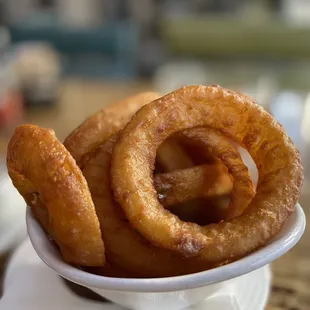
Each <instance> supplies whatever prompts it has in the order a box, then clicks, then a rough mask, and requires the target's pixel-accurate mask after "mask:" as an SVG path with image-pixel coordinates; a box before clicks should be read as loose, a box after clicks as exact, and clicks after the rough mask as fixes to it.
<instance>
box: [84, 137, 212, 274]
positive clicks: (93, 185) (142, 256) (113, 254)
mask: <svg viewBox="0 0 310 310" xmlns="http://www.w3.org/2000/svg"><path fill="white" fill-rule="evenodd" d="M116 139H117V136H113V137H111V138H110V139H109V140H108V141H106V142H105V143H103V144H102V145H100V146H99V147H98V148H97V149H96V151H94V152H93V154H92V156H91V158H90V160H89V161H88V162H87V164H86V165H85V167H84V169H83V174H84V176H85V178H86V180H87V182H88V186H89V189H90V192H91V195H92V198H93V201H94V204H95V207H96V212H97V215H98V218H99V222H100V225H101V230H102V235H103V239H104V242H105V247H106V256H107V260H108V261H109V262H111V263H112V264H113V266H114V268H115V267H120V268H123V269H125V270H128V271H130V272H132V273H134V274H135V275H136V276H137V277H166V276H175V275H182V274H188V273H192V272H198V271H201V270H205V269H206V268H212V267H214V266H211V265H210V266H206V264H202V262H200V261H199V259H196V258H190V259H182V258H180V257H178V256H177V255H175V253H173V252H172V251H167V250H164V249H161V248H159V247H156V246H154V245H152V244H151V243H150V242H149V241H148V240H146V239H145V238H144V237H143V236H141V235H140V234H139V233H138V232H137V231H136V230H135V229H134V228H133V227H132V226H131V225H130V223H128V220H127V219H126V216H125V214H124V211H123V210H122V208H121V207H120V206H119V204H118V203H117V202H116V201H115V200H114V197H113V193H112V190H111V186H110V166H111V156H112V149H113V146H114V144H115V142H116ZM97 272H98V273H100V274H105V267H103V268H102V269H101V270H98V269H97Z"/></svg>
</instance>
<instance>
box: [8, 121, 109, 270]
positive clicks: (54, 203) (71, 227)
mask: <svg viewBox="0 0 310 310" xmlns="http://www.w3.org/2000/svg"><path fill="white" fill-rule="evenodd" d="M7 166H8V172H9V175H10V177H11V179H12V181H13V184H14V186H15V187H16V188H17V189H18V191H19V193H20V194H21V195H22V196H23V197H24V199H25V201H26V202H27V204H28V205H29V206H31V207H34V211H35V214H36V215H38V216H39V218H40V222H41V224H42V225H43V226H44V228H45V229H46V230H47V231H48V232H49V234H50V236H51V238H52V239H54V240H55V242H56V243H57V245H58V246H59V248H60V251H61V253H62V255H63V257H64V260H65V261H67V262H69V263H72V264H76V265H89V266H102V265H104V263H105V255H104V244H103V241H102V238H101V231H100V225H99V221H98V218H97V215H96V212H95V207H94V204H93V201H92V198H91V196H90V192H89V189H88V186H87V183H86V181H85V178H84V176H83V174H82V172H81V170H80V169H79V168H78V166H77V165H76V163H75V161H74V159H73V158H72V156H71V155H70V153H69V152H68V151H67V150H66V148H65V147H64V146H63V145H62V144H61V143H60V142H59V141H58V140H57V138H56V137H55V134H54V131H52V130H49V129H43V128H40V127H38V126H34V125H22V126H20V127H18V128H17V129H16V130H15V132H14V134H13V136H12V138H11V140H10V143H9V145H8V151H7ZM42 205H43V206H45V208H46V210H47V212H46V213H44V212H43V213H40V212H41V210H42ZM38 212H39V213H38ZM47 214H48V219H47V218H46V215H47Z"/></svg>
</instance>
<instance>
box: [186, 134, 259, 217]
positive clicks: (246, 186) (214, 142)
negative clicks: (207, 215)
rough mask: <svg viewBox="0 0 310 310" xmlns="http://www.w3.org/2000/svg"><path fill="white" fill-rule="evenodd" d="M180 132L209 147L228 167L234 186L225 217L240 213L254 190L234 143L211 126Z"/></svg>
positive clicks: (253, 193)
mask: <svg viewBox="0 0 310 310" xmlns="http://www.w3.org/2000/svg"><path fill="white" fill-rule="evenodd" d="M181 134H182V136H183V137H186V138H187V139H190V140H191V141H192V142H194V143H197V144H198V145H200V146H204V147H205V148H209V149H211V151H212V153H213V154H214V155H215V156H216V157H217V158H219V159H220V160H221V161H222V163H223V164H224V165H225V166H226V167H227V168H228V172H229V173H230V174H231V176H232V178H233V184H234V188H233V190H232V193H231V201H230V203H229V205H228V208H227V216H226V218H227V219H232V218H234V217H236V216H239V215H241V214H242V213H243V211H244V210H245V209H246V207H247V206H248V205H249V203H250V202H251V200H252V199H253V197H254V196H255V190H254V186H253V182H252V180H251V178H250V175H249V170H248V167H247V166H246V165H245V164H244V163H243V161H242V158H241V155H240V154H239V152H238V151H237V150H236V148H235V147H234V145H233V144H232V143H231V142H230V141H229V140H228V139H225V137H223V135H222V134H220V133H219V132H217V131H216V130H212V129H211V128H195V129H191V130H185V131H183V132H182V133H181Z"/></svg>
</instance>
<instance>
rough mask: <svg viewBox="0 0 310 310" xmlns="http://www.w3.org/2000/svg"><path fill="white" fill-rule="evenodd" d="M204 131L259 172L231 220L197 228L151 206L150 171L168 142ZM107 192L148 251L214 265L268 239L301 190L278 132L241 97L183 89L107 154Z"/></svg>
mask: <svg viewBox="0 0 310 310" xmlns="http://www.w3.org/2000/svg"><path fill="white" fill-rule="evenodd" d="M204 126H208V127H211V128H214V129H217V130H219V131H220V132H222V133H223V134H225V135H227V136H228V137H229V138H232V139H234V140H235V141H236V142H237V143H239V144H240V145H241V146H243V147H244V148H245V149H246V150H248V152H249V153H250V155H251V156H252V158H253V160H254V162H255V163H256V166H257V169H258V172H259V181H258V185H257V194H256V196H255V197H254V199H253V200H252V201H251V203H250V205H249V206H248V208H247V209H246V211H245V212H244V213H243V214H242V215H241V216H239V217H237V218H234V219H232V220H230V221H224V222H222V223H219V224H211V225H206V226H204V227H201V226H199V225H196V224H194V223H187V222H182V221H180V220H179V219H178V218H177V217H176V216H175V215H173V214H171V213H170V212H169V211H167V210H164V208H163V207H162V206H161V204H160V203H159V201H158V199H157V193H156V190H155V188H154V184H153V178H152V170H153V169H154V161H155V155H156V149H157V148H158V146H159V145H160V144H161V143H162V141H164V140H165V139H166V138H167V137H168V136H170V135H172V134H174V133H176V132H178V131H181V130H185V129H190V128H194V127H204ZM111 175H112V187H113V190H114V194H115V197H116V199H117V201H118V202H119V203H120V204H121V206H122V208H123V210H124V211H125V213H126V216H127V218H128V219H129V221H130V223H131V225H132V226H133V227H134V228H136V229H137V230H138V231H139V232H140V233H141V234H142V235H143V236H144V237H145V238H146V239H148V240H149V241H151V242H152V243H153V244H156V245H159V246H161V247H163V248H166V249H171V250H174V251H176V252H179V253H181V254H182V255H184V256H193V255H198V254H199V256H200V257H201V258H202V259H203V260H205V261H206V262H213V263H220V262H223V261H231V260H233V259H236V258H238V257H242V256H244V255H246V254H247V253H250V252H251V251H253V250H255V249H257V248H259V247H261V246H263V245H264V244H266V243H267V242H268V241H269V240H270V239H271V238H272V237H273V236H275V235H276V234H277V233H278V232H279V230H280V228H281V227H282V225H283V223H284V222H285V220H286V219H287V217H288V215H289V214H290V213H292V212H293V211H294V210H295V205H296V203H297V201H298V197H299V194H300V191H301V187H302V183H303V170H302V166H301V160H300V155H299V152H298V151H297V150H296V147H295V146H294V144H293V142H292V141H291V139H290V138H289V137H288V136H287V134H286V133H285V132H284V130H283V128H282V126H281V125H280V124H279V123H278V122H277V121H276V120H275V119H274V118H273V117H272V116H271V115H269V114H268V113H267V112H266V111H264V110H263V108H261V107H260V106H259V105H257V104H256V103H255V102H253V101H251V100H250V99H249V98H248V97H246V96H243V95H242V94H238V93H235V92H233V91H230V90H227V89H224V88H221V87H219V86H217V85H214V86H209V87H205V86H189V87H183V88H181V89H179V90H177V91H174V92H172V93H170V94H168V95H166V96H164V97H162V98H160V99H158V100H156V101H153V102H151V103H150V104H148V105H146V106H144V107H143V108H142V109H141V110H140V111H138V113H136V115H135V116H134V117H133V119H132V120H131V122H130V123H129V124H128V125H127V126H126V127H125V128H124V130H123V131H122V135H121V137H120V139H119V141H118V142H117V143H116V145H115V147H114V151H113V159H112V166H111Z"/></svg>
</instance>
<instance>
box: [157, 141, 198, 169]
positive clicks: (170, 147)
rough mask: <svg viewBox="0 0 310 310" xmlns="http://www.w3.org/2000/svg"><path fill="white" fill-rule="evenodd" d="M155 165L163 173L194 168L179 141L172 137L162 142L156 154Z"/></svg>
mask: <svg viewBox="0 0 310 310" xmlns="http://www.w3.org/2000/svg"><path fill="white" fill-rule="evenodd" d="M156 165H159V166H160V168H161V170H162V171H164V172H172V171H176V170H179V169H186V168H190V167H193V166H194V162H193V160H192V159H191V157H190V156H189V155H188V154H186V152H185V151H184V149H183V148H182V146H181V145H180V143H179V141H177V139H175V138H174V137H171V138H168V139H167V140H165V141H163V143H162V144H161V145H160V146H159V148H158V150H157V154H156Z"/></svg>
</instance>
